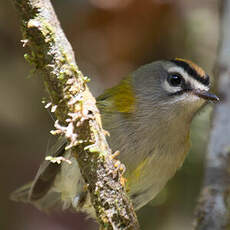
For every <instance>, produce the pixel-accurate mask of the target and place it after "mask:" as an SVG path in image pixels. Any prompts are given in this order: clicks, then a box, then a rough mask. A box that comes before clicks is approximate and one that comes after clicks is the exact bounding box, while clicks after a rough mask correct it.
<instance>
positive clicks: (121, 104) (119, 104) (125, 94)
mask: <svg viewBox="0 0 230 230" xmlns="http://www.w3.org/2000/svg"><path fill="white" fill-rule="evenodd" d="M114 90H116V92H115V93H114V106H115V108H116V110H117V111H119V112H121V113H131V112H133V111H134V104H135V95H134V91H133V86H132V82H131V77H127V78H125V79H124V80H122V81H121V83H120V84H119V85H118V86H117V87H115V89H114Z"/></svg>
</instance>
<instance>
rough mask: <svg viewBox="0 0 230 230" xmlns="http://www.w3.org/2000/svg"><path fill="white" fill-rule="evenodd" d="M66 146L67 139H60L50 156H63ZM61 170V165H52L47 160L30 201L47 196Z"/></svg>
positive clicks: (30, 194)
mask: <svg viewBox="0 0 230 230" xmlns="http://www.w3.org/2000/svg"><path fill="white" fill-rule="evenodd" d="M65 146H66V139H65V138H64V137H59V139H58V141H57V142H56V144H55V145H54V146H52V148H51V149H50V151H48V155H50V156H52V157H58V156H62V155H63V154H64V152H65ZM60 168H61V164H57V163H52V162H50V161H47V160H44V161H43V163H42V164H41V166H40V168H39V170H38V172H37V174H36V176H35V179H34V181H33V183H32V186H31V189H30V192H29V200H30V201H36V200H39V199H41V198H42V197H43V196H44V195H46V194H47V192H48V191H49V189H50V187H51V186H52V184H53V182H54V179H55V177H56V175H57V173H58V172H59V170H60Z"/></svg>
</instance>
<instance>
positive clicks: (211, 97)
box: [193, 89, 220, 102]
mask: <svg viewBox="0 0 230 230" xmlns="http://www.w3.org/2000/svg"><path fill="white" fill-rule="evenodd" d="M193 94H195V95H197V96H198V97H200V98H202V99H204V100H209V101H214V102H218V101H219V100H220V99H219V97H217V96H216V95H215V94H213V93H210V92H208V91H206V90H198V89H196V90H193Z"/></svg>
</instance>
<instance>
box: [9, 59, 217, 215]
mask: <svg viewBox="0 0 230 230" xmlns="http://www.w3.org/2000/svg"><path fill="white" fill-rule="evenodd" d="M209 86H210V80H209V76H208V75H207V74H206V73H205V72H204V70H203V69H202V68H200V67H199V66H197V65H196V64H194V63H193V62H192V61H189V60H185V59H180V58H176V59H173V60H162V61H156V62H152V63H150V64H146V65H144V66H141V67H140V68H139V69H137V70H136V71H135V72H133V73H132V74H130V75H129V76H127V77H126V78H124V79H123V80H122V81H121V82H120V84H118V85H117V86H115V87H113V88H111V89H107V90H106V91H105V92H104V94H102V95H101V96H99V97H98V98H97V106H98V108H99V110H100V113H101V116H102V124H103V128H104V129H105V130H107V131H109V133H110V137H108V138H107V140H108V143H109V146H110V147H111V149H112V150H113V151H117V150H119V151H120V154H119V156H118V158H119V160H120V161H121V162H122V163H123V164H124V165H125V167H126V171H125V177H126V179H127V188H128V189H127V190H128V195H129V196H130V198H131V200H132V202H133V205H134V208H135V209H136V210H138V209H140V208H141V207H143V206H144V205H145V204H147V203H148V202H149V201H151V200H152V199H153V198H154V197H155V196H156V195H157V194H158V193H159V192H160V191H161V190H162V188H164V186H165V185H166V183H167V182H168V180H169V179H170V178H171V177H172V176H173V175H174V174H175V173H176V171H177V170H178V169H179V168H180V167H181V165H182V164H183V162H184V159H185V157H186V155H187V153H188V151H189V148H190V137H189V131H190V125H191V122H192V119H193V117H194V116H195V114H196V113H197V112H198V111H199V110H200V109H201V108H202V107H203V106H204V105H205V104H207V102H208V101H219V98H218V97H217V96H216V95H214V94H212V93H210V92H209ZM65 146H66V140H65V138H63V137H61V138H59V139H58V141H57V144H56V145H55V146H53V148H52V149H51V150H50V151H49V153H48V154H49V155H52V156H53V157H63V158H64V159H66V161H67V160H68V161H71V162H72V163H71V164H68V162H66V161H62V163H61V164H55V163H52V162H50V161H46V160H45V161H44V162H43V163H42V165H41V166H40V168H39V170H38V172H37V175H36V177H35V179H34V181H33V182H32V183H28V184H27V185H25V186H23V187H21V188H19V189H18V190H16V191H15V192H14V193H13V194H12V196H11V198H12V199H13V200H16V201H24V202H29V203H32V204H34V205H35V206H36V207H38V208H40V209H42V210H49V209H52V208H55V207H58V206H62V207H63V208H64V209H66V208H72V209H74V210H76V211H82V212H86V213H87V214H88V215H90V216H92V217H95V211H94V208H93V206H92V204H91V203H90V198H89V194H88V192H87V188H86V185H85V182H84V180H83V178H82V176H81V172H80V169H79V166H78V163H77V161H76V159H75V158H74V156H72V155H71V152H70V151H68V150H65Z"/></svg>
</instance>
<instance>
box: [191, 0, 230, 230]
mask: <svg viewBox="0 0 230 230" xmlns="http://www.w3.org/2000/svg"><path fill="white" fill-rule="evenodd" d="M221 16H222V21H221V34H220V46H219V57H218V59H217V60H218V61H217V64H216V68H217V72H218V78H217V80H218V90H217V91H218V94H219V95H220V96H221V103H220V104H217V105H216V106H215V110H214V114H213V127H212V131H211V135H210V141H209V146H208V155H207V160H206V169H205V179H204V186H203V189H202V193H201V197H200V201H199V204H198V207H197V211H196V223H195V229H196V230H224V229H225V230H227V229H230V89H229V86H230V0H224V1H222V7H221ZM217 80H216V82H217Z"/></svg>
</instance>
